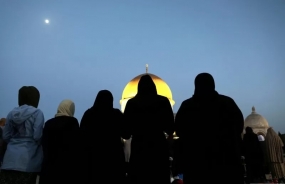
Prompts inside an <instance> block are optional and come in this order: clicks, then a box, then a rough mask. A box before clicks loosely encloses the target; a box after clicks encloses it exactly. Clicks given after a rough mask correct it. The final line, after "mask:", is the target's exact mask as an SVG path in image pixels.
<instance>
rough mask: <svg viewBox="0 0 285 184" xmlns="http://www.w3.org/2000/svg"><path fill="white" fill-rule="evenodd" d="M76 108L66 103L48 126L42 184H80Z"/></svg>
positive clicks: (49, 121)
mask: <svg viewBox="0 0 285 184" xmlns="http://www.w3.org/2000/svg"><path fill="white" fill-rule="evenodd" d="M74 112H75V105H74V103H73V102H72V101H71V100H63V101H62V102H61V103H60V104H59V106H58V109H57V113H56V115H55V117H54V118H52V119H50V120H48V121H47V122H46V123H45V126H44V130H43V138H42V146H43V151H44V160H43V166H42V173H41V177H40V184H51V183H54V184H57V183H58V184H62V183H76V181H77V178H76V176H77V174H76V172H75V171H76V169H78V165H77V164H76V162H77V160H78V159H76V157H78V154H77V147H76V145H78V144H77V143H76V142H77V141H76V139H77V138H78V136H79V123H78V121H77V119H76V118H75V117H73V116H74Z"/></svg>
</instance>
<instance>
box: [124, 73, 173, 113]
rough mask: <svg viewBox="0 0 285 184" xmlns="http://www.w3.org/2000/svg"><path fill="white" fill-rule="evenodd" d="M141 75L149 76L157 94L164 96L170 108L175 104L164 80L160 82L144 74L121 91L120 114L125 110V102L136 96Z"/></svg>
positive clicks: (156, 77) (158, 78)
mask: <svg viewBox="0 0 285 184" xmlns="http://www.w3.org/2000/svg"><path fill="white" fill-rule="evenodd" d="M143 75H150V77H151V78H152V80H153V82H154V84H155V86H156V90H157V93H158V94H159V95H161V96H165V97H166V98H168V100H169V102H170V104H171V106H172V107H173V105H174V104H175V102H174V100H173V99H172V92H171V90H170V88H169V86H168V85H167V83H166V82H165V81H164V80H162V79H161V78H160V77H158V76H156V75H154V74H150V73H145V74H141V75H138V76H136V77H135V78H133V79H132V80H131V81H130V82H129V83H128V84H127V85H126V87H125V89H124V91H123V94H122V99H121V100H120V104H121V110H122V112H124V110H125V106H126V103H127V101H128V100H129V99H131V98H133V97H135V95H136V94H137V91H138V83H139V81H140V79H141V77H142V76H143Z"/></svg>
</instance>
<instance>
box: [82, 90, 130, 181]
mask: <svg viewBox="0 0 285 184" xmlns="http://www.w3.org/2000/svg"><path fill="white" fill-rule="evenodd" d="M122 118H123V115H122V113H121V111H120V110H119V109H114V108H113V95H112V93H111V92H110V91H108V90H102V91H99V93H98V94H97V97H96V99H95V103H94V105H93V107H91V108H90V109H88V110H87V111H86V112H85V113H84V115H83V117H82V120H81V123H80V131H81V143H82V145H83V148H82V149H83V150H82V156H81V157H82V160H81V162H82V164H83V165H82V166H81V168H82V169H81V171H82V173H81V177H82V180H81V182H80V183H83V184H93V183H110V184H114V183H124V181H125V176H126V172H125V170H124V167H125V165H124V164H125V156H124V148H123V145H122V143H121V137H122Z"/></svg>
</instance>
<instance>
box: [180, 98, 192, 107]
mask: <svg viewBox="0 0 285 184" xmlns="http://www.w3.org/2000/svg"><path fill="white" fill-rule="evenodd" d="M192 102H193V98H192V97H191V98H187V99H186V100H184V101H182V103H181V106H182V105H183V106H185V105H190V104H191V103H192Z"/></svg>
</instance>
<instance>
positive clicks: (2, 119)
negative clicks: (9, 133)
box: [0, 118, 6, 126]
mask: <svg viewBox="0 0 285 184" xmlns="http://www.w3.org/2000/svg"><path fill="white" fill-rule="evenodd" d="M5 124H6V118H1V119H0V126H5Z"/></svg>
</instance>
